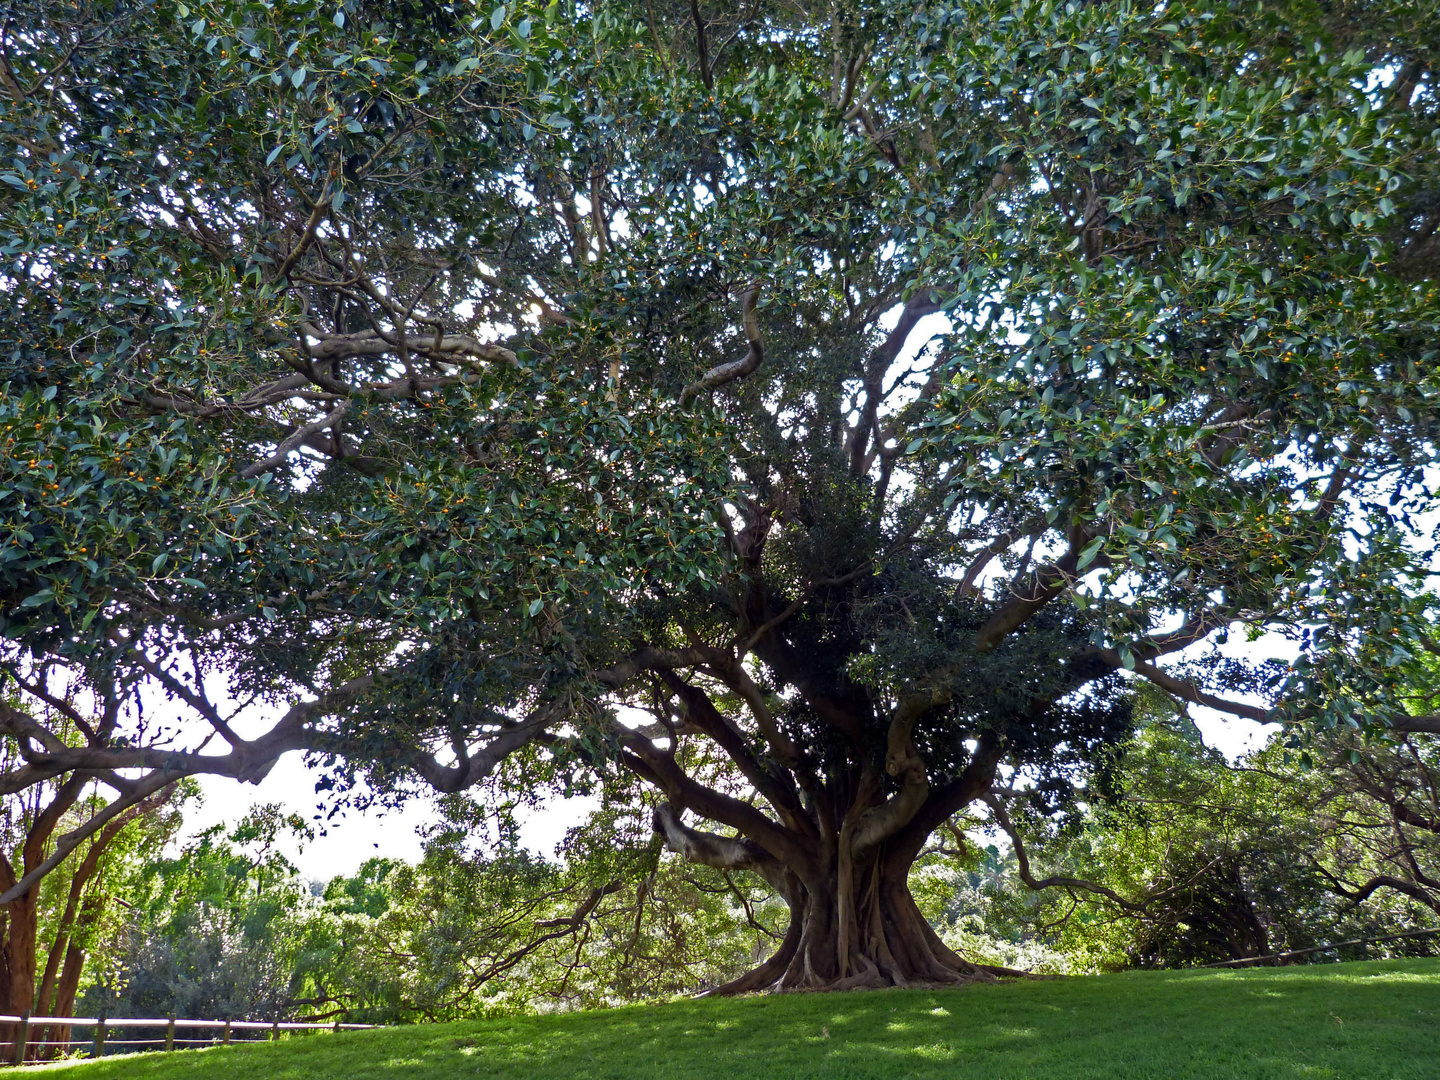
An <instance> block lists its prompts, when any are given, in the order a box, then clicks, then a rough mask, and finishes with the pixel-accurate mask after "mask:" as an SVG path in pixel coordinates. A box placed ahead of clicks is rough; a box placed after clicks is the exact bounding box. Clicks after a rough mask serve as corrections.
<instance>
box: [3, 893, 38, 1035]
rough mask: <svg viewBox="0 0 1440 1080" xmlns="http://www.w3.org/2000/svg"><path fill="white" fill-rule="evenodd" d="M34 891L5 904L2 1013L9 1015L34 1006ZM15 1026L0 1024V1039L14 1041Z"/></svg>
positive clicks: (35, 918)
mask: <svg viewBox="0 0 1440 1080" xmlns="http://www.w3.org/2000/svg"><path fill="white" fill-rule="evenodd" d="M36 892H37V890H35V889H31V890H30V891H29V892H28V893H26V894H25V895H24V896H22V897H20V898H19V899H18V900H12V901H11V902H10V903H9V904H8V905H6V906H7V908H8V911H7V912H6V914H7V915H8V916H9V918H8V919H7V920H6V927H5V929H6V931H7V933H6V935H5V961H6V963H5V967H6V972H5V975H6V979H5V985H4V986H3V987H0V993H3V994H4V1010H3V1011H4V1012H6V1013H8V1014H10V1015H11V1016H18V1015H20V1014H21V1013H28V1012H32V1011H33V1010H34V1007H35V939H36V936H37V932H38V929H39V927H38V922H39V911H38V908H37V905H38V897H37V896H36V895H35V894H36ZM15 1038H16V1025H14V1024H0V1041H5V1042H9V1043H11V1044H12V1045H13V1044H14V1041H15Z"/></svg>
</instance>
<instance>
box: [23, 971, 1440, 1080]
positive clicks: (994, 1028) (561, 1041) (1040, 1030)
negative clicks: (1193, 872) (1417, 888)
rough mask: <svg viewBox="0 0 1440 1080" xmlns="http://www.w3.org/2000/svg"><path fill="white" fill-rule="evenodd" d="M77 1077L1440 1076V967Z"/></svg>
mask: <svg viewBox="0 0 1440 1080" xmlns="http://www.w3.org/2000/svg"><path fill="white" fill-rule="evenodd" d="M57 1073H58V1077H64V1078H66V1080H69V1078H72V1077H73V1080H109V1078H111V1077H115V1078H117V1080H121V1078H123V1080H222V1078H225V1080H228V1078H231V1077H241V1078H243V1080H302V1078H303V1080H422V1078H423V1080H459V1078H461V1077H464V1078H467V1080H469V1078H503V1080H561V1078H564V1080H612V1078H613V1080H622V1078H623V1080H652V1078H653V1080H660V1078H665V1080H702V1078H703V1080H812V1078H813V1080H820V1078H823V1080H842V1078H843V1080H861V1078H865V1080H870V1078H874V1080H882V1078H883V1080H892V1078H895V1080H898V1078H900V1077H916V1078H919V1077H926V1078H929V1077H935V1078H940V1077H944V1078H946V1080H969V1078H972V1077H973V1078H975V1080H979V1078H982V1077H983V1078H984V1080H1032V1078H1034V1080H1039V1078H1044V1080H1061V1078H1064V1080H1085V1078H1090V1077H1096V1078H1098V1077H1104V1078H1106V1080H1121V1078H1139V1077H1145V1078H1150V1077H1177V1078H1178V1077H1195V1078H1200V1077H1203V1078H1205V1080H1218V1078H1221V1077H1226V1078H1229V1077H1235V1078H1243V1080H1264V1078H1270V1077H1275V1078H1281V1077H1283V1078H1287V1080H1288V1078H1292V1077H1293V1078H1297V1080H1298V1078H1301V1077H1306V1078H1309V1077H1336V1078H1345V1080H1402V1078H1404V1080H1411V1078H1414V1080H1420V1078H1424V1080H1440V960H1433V959H1432V960H1397V961H1390V960H1386V961H1376V962H1371V963H1362V964H1333V965H1318V966H1315V967H1300V968H1288V969H1281V970H1261V971H1190V972H1162V973H1150V972H1137V973H1134V974H1126V975H1106V976H1100V977H1094V978H1077V979H1066V980H1058V981H1053V982H1030V983H1008V984H1003V985H999V986H971V987H967V988H964V989H959V990H941V991H932V990H889V991H871V992H864V991H861V992H854V993H849V994H790V995H782V996H774V997H760V998H747V999H743V1000H738V1001H734V1000H726V1001H684V1002H675V1003H671V1004H665V1005H650V1006H631V1007H627V1008H623V1009H615V1010H611V1011H608V1012H593V1013H572V1014H568V1015H563V1016H544V1017H525V1018H519V1019H507V1020H493V1021H484V1022H469V1023H460V1024H438V1025H429V1026H419V1027H403V1028H387V1029H383V1030H378V1031H362V1032H353V1033H345V1034H341V1035H332V1034H328V1033H327V1034H319V1035H308V1036H297V1037H293V1038H290V1039H288V1040H282V1041H281V1042H279V1043H277V1044H275V1045H256V1046H244V1047H242V1046H234V1047H224V1048H217V1049H213V1050H198V1051H188V1052H177V1053H173V1054H146V1055H143V1056H133V1057H129V1058H107V1059H106V1060H104V1061H101V1062H94V1063H86V1064H77V1065H72V1066H66V1067H60V1068H57V1069H55V1070H54V1071H52V1070H50V1069H47V1070H45V1074H46V1076H47V1077H48V1078H56V1080H58V1078H57V1077H56V1074H57Z"/></svg>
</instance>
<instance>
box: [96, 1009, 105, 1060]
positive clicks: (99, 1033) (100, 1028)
mask: <svg viewBox="0 0 1440 1080" xmlns="http://www.w3.org/2000/svg"><path fill="white" fill-rule="evenodd" d="M93 1056H95V1057H97V1058H98V1057H104V1056H105V1014H104V1013H103V1012H102V1013H101V1014H100V1022H99V1023H98V1024H96V1025H95V1053H94V1055H93Z"/></svg>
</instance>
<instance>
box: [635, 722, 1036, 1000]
mask: <svg viewBox="0 0 1440 1080" xmlns="http://www.w3.org/2000/svg"><path fill="white" fill-rule="evenodd" d="M998 756H999V754H998V749H997V747H996V746H995V745H994V744H993V743H991V744H987V745H986V746H984V747H982V748H980V749H979V750H977V753H976V755H975V758H974V760H973V761H972V763H971V766H970V767H969V768H968V769H966V770H965V772H964V774H963V775H962V776H961V777H959V778H957V779H956V780H955V781H954V782H952V783H950V784H948V785H944V786H943V787H941V788H940V789H939V790H938V791H933V792H932V791H930V790H929V787H928V785H926V784H924V783H923V775H922V776H921V777H920V781H921V783H920V786H921V788H922V791H921V792H920V794H919V795H916V794H915V793H914V792H911V793H909V794H910V797H909V798H908V799H907V797H906V796H907V792H906V790H905V784H904V783H903V782H902V783H901V785H900V790H899V791H898V792H896V793H894V794H892V795H891V796H890V797H889V798H888V799H885V798H882V797H881V787H880V784H879V782H878V780H877V779H876V777H874V776H873V775H871V774H869V773H862V774H861V775H860V777H859V781H858V782H857V783H835V784H830V785H825V786H824V787H822V788H821V789H819V790H817V798H815V799H812V800H808V801H807V802H808V808H804V809H802V810H801V816H799V817H798V819H797V817H796V815H794V814H792V815H790V817H791V822H790V824H791V827H792V828H794V829H796V831H808V832H810V833H812V834H813V838H812V841H811V842H810V843H806V844H803V845H797V846H795V847H794V848H793V849H790V850H786V845H784V844H777V843H776V842H775V841H776V837H775V836H774V835H773V834H765V833H763V832H762V835H761V837H760V838H758V839H757V838H752V837H746V836H743V835H742V836H740V837H727V836H720V835H717V834H714V833H709V832H702V831H700V830H698V829H693V828H691V827H689V826H687V825H686V824H685V823H684V822H683V821H682V819H681V812H680V811H679V810H677V809H676V807H675V806H674V805H673V803H665V804H662V805H661V806H660V807H659V808H658V809H657V811H656V813H655V829H656V831H657V832H658V833H660V834H661V835H662V836H663V837H664V838H665V841H666V843H667V845H668V846H669V847H670V848H671V849H672V850H673V851H675V852H677V853H679V854H680V855H682V856H684V857H685V858H686V859H688V860H690V861H692V862H697V863H702V864H705V865H708V866H715V867H719V868H723V869H728V870H750V871H752V872H754V873H757V874H759V875H760V876H762V877H763V878H765V879H766V880H767V881H768V882H769V883H770V884H771V885H772V886H773V887H774V888H775V889H776V891H777V892H778V893H779V894H780V895H781V896H782V897H783V898H784V899H785V902H786V904H787V905H788V906H789V909H790V923H789V927H788V928H787V930H786V933H785V936H784V939H783V940H782V942H781V944H780V947H779V948H778V949H777V950H776V952H775V953H774V955H772V956H771V957H770V958H769V959H768V960H766V961H765V962H764V963H762V964H761V965H760V966H759V967H757V968H755V969H754V970H752V971H750V972H747V973H746V974H744V975H742V976H740V977H739V978H738V979H735V980H733V981H732V982H729V983H726V984H725V985H723V986H720V987H717V988H715V989H714V990H711V991H710V993H711V994H736V993H744V992H747V991H757V990H766V989H774V990H819V989H827V990H844V989H850V988H856V987H881V986H910V985H915V984H936V983H955V982H960V981H964V980H970V979H991V978H993V977H994V976H995V975H996V974H1013V973H1009V972H1005V971H1004V970H1003V969H997V968H993V967H989V966H987V965H983V964H976V963H973V962H971V961H968V960H966V959H965V958H964V957H962V956H960V955H958V954H957V953H956V952H955V951H954V950H952V949H950V948H949V947H948V946H947V945H946V944H945V943H944V942H943V941H942V940H941V939H940V936H939V935H938V934H937V933H936V932H935V930H934V928H933V927H931V925H930V924H929V922H928V921H927V920H926V918H925V916H924V915H923V914H922V913H921V911H920V909H919V907H918V906H917V905H916V903H915V900H914V898H913V897H912V896H911V894H910V887H909V873H910V868H911V867H912V866H913V864H914V862H915V860H916V858H917V857H918V856H919V854H920V850H921V849H922V847H923V846H924V843H925V840H926V838H927V837H928V836H929V834H930V832H931V831H932V830H933V829H934V828H935V827H936V826H938V825H939V824H940V823H941V822H943V821H944V820H946V819H947V818H948V817H950V816H951V815H952V814H954V813H955V812H957V811H958V810H959V809H963V807H964V806H966V805H968V804H969V803H970V802H971V801H972V800H973V799H975V798H977V797H978V796H979V795H982V794H984V793H985V792H986V791H988V790H989V788H990V786H991V784H992V782H993V779H994V769H995V762H996V760H997V759H998ZM846 790H849V791H850V792H852V793H853V794H852V798H851V799H850V801H849V805H848V806H845V807H844V808H843V812H841V813H836V812H835V811H836V810H839V809H841V807H839V806H836V805H835V804H836V803H837V801H839V800H838V799H837V797H836V795H837V792H843V791H846ZM897 806H898V807H900V808H901V811H900V812H899V813H896V812H895V809H896V807H897ZM877 812H878V813H877ZM877 822H883V825H877ZM797 827H798V828H797ZM767 842H768V845H767ZM772 848H773V849H777V850H771V849H772Z"/></svg>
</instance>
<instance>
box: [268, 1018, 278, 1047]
mask: <svg viewBox="0 0 1440 1080" xmlns="http://www.w3.org/2000/svg"><path fill="white" fill-rule="evenodd" d="M270 1041H271V1042H279V1041H280V1021H279V1020H276V1021H275V1026H274V1027H272V1028H271V1029H270Z"/></svg>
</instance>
